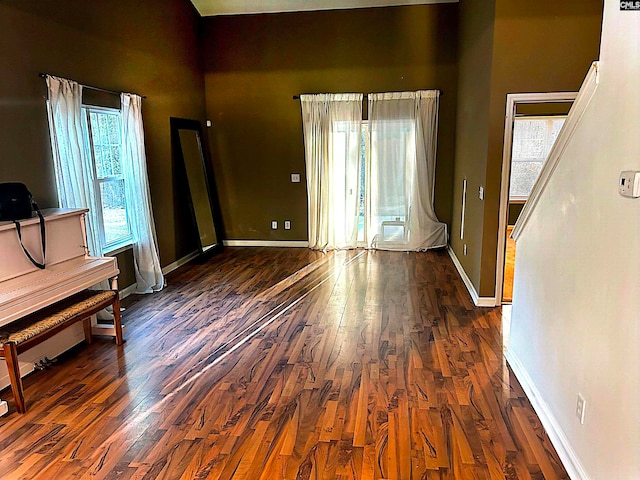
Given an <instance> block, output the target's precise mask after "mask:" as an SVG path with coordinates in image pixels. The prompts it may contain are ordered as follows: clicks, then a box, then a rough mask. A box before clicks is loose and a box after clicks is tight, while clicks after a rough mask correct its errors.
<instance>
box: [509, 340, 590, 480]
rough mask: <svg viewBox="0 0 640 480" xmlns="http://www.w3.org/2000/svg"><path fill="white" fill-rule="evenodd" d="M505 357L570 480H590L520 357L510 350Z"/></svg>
mask: <svg viewBox="0 0 640 480" xmlns="http://www.w3.org/2000/svg"><path fill="white" fill-rule="evenodd" d="M504 356H505V357H506V359H507V362H508V363H509V366H510V367H511V369H512V370H513V373H514V374H515V376H516V378H517V379H518V381H519V382H520V385H522V389H523V390H524V393H526V395H527V398H528V399H529V401H530V402H531V405H532V406H533V409H534V410H535V412H536V414H537V415H538V418H540V422H541V423H542V426H543V427H544V429H545V431H546V432H547V435H549V439H550V440H551V443H552V444H553V446H554V447H555V449H556V452H558V456H559V457H560V460H561V461H562V464H563V465H564V468H565V469H566V470H567V473H568V474H569V478H571V480H589V475H587V472H586V471H585V470H584V467H583V466H582V464H581V463H580V460H579V458H578V456H577V455H576V453H575V451H574V450H573V447H572V446H571V443H569V439H567V436H566V435H565V433H564V431H563V430H562V428H561V427H560V424H559V423H558V421H557V420H556V418H555V417H554V416H553V413H551V409H550V408H549V406H548V405H547V403H546V402H545V401H544V399H543V398H542V395H541V394H540V391H539V390H538V389H537V387H536V385H535V383H534V382H533V380H532V379H531V377H530V376H529V374H528V373H527V370H526V368H525V367H524V365H523V364H522V362H521V361H520V359H519V358H518V356H517V355H516V354H515V353H514V352H513V350H511V349H510V348H507V349H506V350H505V352H504Z"/></svg>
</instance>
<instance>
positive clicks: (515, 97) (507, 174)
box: [495, 92, 578, 303]
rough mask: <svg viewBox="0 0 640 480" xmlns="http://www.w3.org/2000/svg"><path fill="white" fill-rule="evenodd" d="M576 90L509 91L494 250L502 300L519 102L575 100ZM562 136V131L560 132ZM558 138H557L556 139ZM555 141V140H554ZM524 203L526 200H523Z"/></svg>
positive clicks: (498, 296)
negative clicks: (512, 152)
mask: <svg viewBox="0 0 640 480" xmlns="http://www.w3.org/2000/svg"><path fill="white" fill-rule="evenodd" d="M577 95H578V93H577V92H542V93H509V94H507V107H506V112H505V121H504V141H503V148H502V180H501V183H500V213H499V217H498V250H497V251H496V288H495V292H496V293H495V295H496V298H497V299H499V300H500V303H501V302H502V290H503V286H504V285H503V283H504V257H505V244H506V236H507V224H508V223H509V222H508V217H509V184H510V181H511V149H512V145H513V124H514V120H515V117H516V108H517V106H518V105H519V104H532V103H563V102H573V101H575V99H576V97H577ZM560 136H562V133H561V134H560ZM559 140H560V138H558V141H559ZM556 143H557V142H556ZM534 188H535V187H534ZM523 203H525V204H526V202H523Z"/></svg>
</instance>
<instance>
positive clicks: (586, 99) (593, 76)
mask: <svg viewBox="0 0 640 480" xmlns="http://www.w3.org/2000/svg"><path fill="white" fill-rule="evenodd" d="M599 81H600V79H599V75H598V62H593V63H592V64H591V68H590V69H589V72H587V76H586V77H585V79H584V81H583V82H582V86H581V87H580V91H579V92H578V96H577V97H576V100H575V102H573V106H572V107H571V110H569V116H568V117H567V120H566V121H565V122H564V125H563V127H562V130H560V134H559V135H558V139H557V140H556V143H555V144H554V145H553V148H552V149H551V152H549V157H548V158H547V161H546V162H545V164H544V165H543V167H542V171H541V172H540V175H538V179H537V180H536V183H535V184H534V185H533V190H532V191H531V195H529V200H527V203H525V204H524V208H523V209H522V212H521V213H520V217H518V221H517V222H516V225H515V227H514V228H513V233H512V234H511V236H512V237H513V239H514V240H516V241H517V240H518V237H519V236H520V234H521V233H522V231H523V230H524V228H525V227H526V225H527V222H528V220H529V218H530V217H531V213H532V212H533V210H534V209H535V208H536V205H537V204H538V201H539V200H540V197H541V196H542V194H543V192H544V190H545V188H546V186H547V184H548V183H549V180H550V179H551V176H552V175H553V172H554V171H555V169H556V167H557V166H558V163H560V159H561V158H562V157H563V155H564V151H565V150H566V148H567V146H568V144H569V141H570V140H571V138H572V137H573V132H574V131H575V130H576V127H577V126H578V125H579V124H580V120H582V115H584V112H585V110H586V109H587V106H588V105H589V103H590V102H591V99H592V98H593V94H594V93H595V92H596V89H597V88H598V83H599Z"/></svg>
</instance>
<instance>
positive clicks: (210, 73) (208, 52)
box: [203, 4, 457, 240]
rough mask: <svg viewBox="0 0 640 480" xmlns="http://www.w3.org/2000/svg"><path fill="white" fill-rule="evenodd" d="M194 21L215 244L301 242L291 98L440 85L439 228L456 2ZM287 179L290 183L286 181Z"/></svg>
mask: <svg viewBox="0 0 640 480" xmlns="http://www.w3.org/2000/svg"><path fill="white" fill-rule="evenodd" d="M203 25H204V29H203V39H204V40H203V55H204V67H205V86H206V102H207V115H208V118H209V119H211V121H212V122H213V126H212V127H211V128H210V129H209V141H210V145H211V151H212V161H213V165H214V170H215V174H216V183H217V186H218V191H219V196H220V203H221V208H222V216H223V222H224V228H225V234H226V235H225V238H227V239H262V240H264V239H273V240H306V239H307V197H306V184H305V177H304V173H305V167H304V145H303V137H302V120H301V114H300V103H299V101H297V100H293V99H292V96H293V95H297V94H299V93H315V92H361V93H370V92H384V91H400V90H418V89H431V88H438V89H441V90H442V92H443V96H442V98H441V106H440V129H439V138H438V158H437V172H436V196H435V204H436V212H437V214H438V216H439V218H440V219H441V220H443V221H445V222H447V223H450V221H451V205H452V194H451V188H452V176H453V157H454V143H455V109H456V80H457V67H456V48H457V46H456V43H457V34H456V31H457V5H456V4H441V5H429V6H411V7H392V8H376V9H358V10H339V11H325V12H308V13H284V14H276V15H246V16H232V17H212V18H206V19H204V20H203ZM291 173H301V174H302V182H301V183H300V184H292V183H291V182H290V177H289V175H290V174H291ZM271 220H278V221H279V223H280V228H279V229H278V230H277V231H273V230H271V228H270V223H271ZM284 220H291V221H292V229H291V230H290V231H285V230H283V229H282V222H283V221H284Z"/></svg>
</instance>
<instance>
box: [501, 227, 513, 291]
mask: <svg viewBox="0 0 640 480" xmlns="http://www.w3.org/2000/svg"><path fill="white" fill-rule="evenodd" d="M512 231H513V226H511V225H510V226H508V227H507V248H506V252H505V255H504V283H503V287H502V303H511V300H512V299H513V268H514V266H515V263H516V242H515V240H514V239H513V238H511V232H512Z"/></svg>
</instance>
